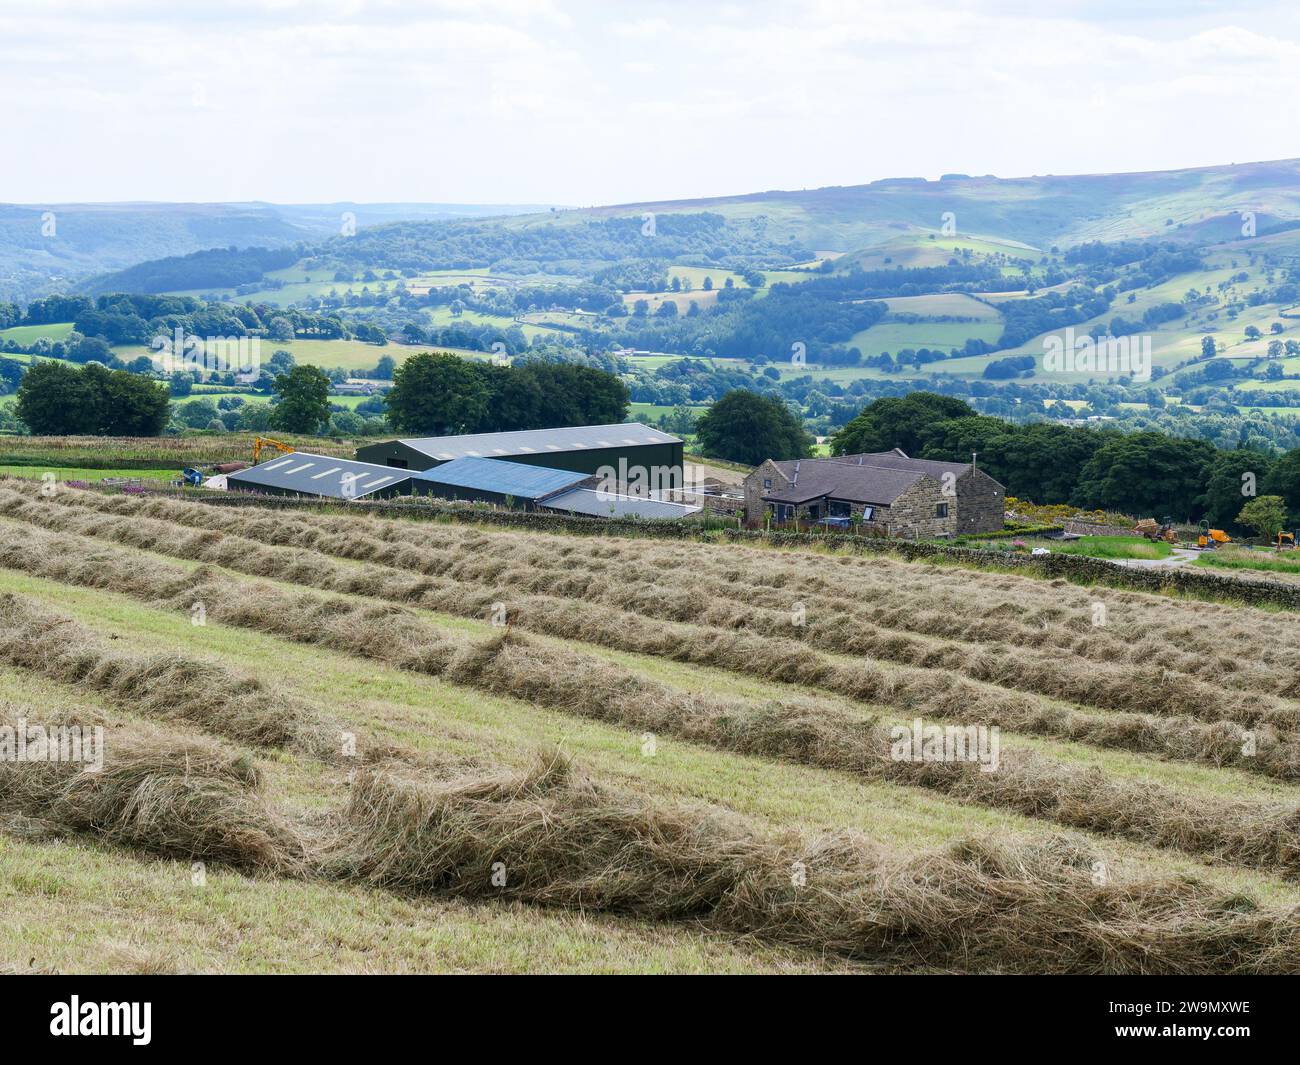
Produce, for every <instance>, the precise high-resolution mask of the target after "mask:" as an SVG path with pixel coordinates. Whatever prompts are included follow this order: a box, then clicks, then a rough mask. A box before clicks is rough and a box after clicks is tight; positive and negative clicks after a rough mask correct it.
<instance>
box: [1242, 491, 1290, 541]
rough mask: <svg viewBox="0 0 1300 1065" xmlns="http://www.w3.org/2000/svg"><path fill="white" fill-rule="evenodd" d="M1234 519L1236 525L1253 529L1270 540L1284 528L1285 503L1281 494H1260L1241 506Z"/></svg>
mask: <svg viewBox="0 0 1300 1065" xmlns="http://www.w3.org/2000/svg"><path fill="white" fill-rule="evenodd" d="M1236 520H1237V524H1238V525H1244V526H1246V527H1247V528H1248V529H1254V530H1255V532H1257V533H1259V535H1260V536H1262V537H1263V538H1264V539H1266V540H1272V539H1274V538H1275V537H1276V536H1277V534H1278V533H1279V532H1281V531H1282V530H1283V529H1284V528H1286V503H1284V502H1283V501H1282V497H1281V496H1260V497H1258V498H1257V499H1252V500H1251V501H1250V502H1249V503H1247V504H1246V505H1245V506H1244V507H1242V508H1241V513H1240V514H1238V515H1237V519H1236Z"/></svg>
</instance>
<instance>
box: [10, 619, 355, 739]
mask: <svg viewBox="0 0 1300 1065" xmlns="http://www.w3.org/2000/svg"><path fill="white" fill-rule="evenodd" d="M0 662H4V663H7V664H9V665H13V666H19V667H21V668H23V669H28V670H32V671H34V672H36V673H39V674H41V675H42V676H44V677H48V678H50V679H51V680H56V681H60V682H62V683H66V684H77V685H84V686H85V687H87V688H89V689H90V690H91V691H95V692H99V693H100V694H102V695H105V696H107V697H109V698H111V699H113V700H114V701H115V702H117V703H118V704H120V705H122V706H123V707H125V708H127V709H129V710H132V711H134V712H137V713H141V714H145V715H148V716H151V717H158V718H163V719H167V720H172V721H186V722H189V723H191V724H194V725H197V726H199V727H201V728H203V729H204V730H205V731H208V732H212V733H215V734H216V735H219V736H225V737H227V738H229V739H233V740H237V741H239V742H241V743H249V744H253V745H256V746H261V747H293V748H295V749H297V750H301V751H302V752H304V753H305V754H309V755H311V756H313V757H317V758H326V759H334V758H336V757H337V751H338V742H337V736H338V735H339V732H340V729H339V727H338V725H337V724H336V723H333V722H331V721H328V720H327V719H326V718H325V717H324V715H322V714H321V713H320V712H319V711H318V710H316V709H315V708H313V707H310V706H309V705H307V704H306V703H305V702H304V701H303V700H302V699H299V698H297V697H294V696H291V695H288V694H287V693H283V692H275V691H272V690H269V689H268V688H267V687H266V686H265V685H263V684H262V683H261V682H260V681H259V680H258V679H257V678H255V677H252V676H247V675H240V674H238V673H232V672H230V671H228V670H226V669H224V668H222V667H221V666H218V665H214V664H212V663H210V662H205V661H203V660H201V659H197V658H190V657H186V656H184V655H181V654H151V655H143V654H134V653H132V652H130V651H127V650H119V649H109V648H108V647H107V646H106V641H104V640H102V639H101V638H100V637H98V636H97V635H96V634H95V633H93V632H92V631H91V630H89V629H88V628H86V627H85V626H84V625H81V624H79V623H77V622H76V621H74V620H72V619H71V618H68V617H66V616H63V615H60V614H57V613H54V612H53V611H49V610H45V609H42V608H40V607H38V606H37V605H36V604H35V602H34V601H33V600H31V599H29V598H27V597H21V596H16V595H13V594H4V595H0Z"/></svg>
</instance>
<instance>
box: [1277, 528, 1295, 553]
mask: <svg viewBox="0 0 1300 1065" xmlns="http://www.w3.org/2000/svg"><path fill="white" fill-rule="evenodd" d="M1284 540H1285V541H1286V542H1287V546H1288V547H1291V548H1294V547H1295V533H1293V532H1289V533H1288V532H1279V533H1278V534H1277V549H1278V550H1279V551H1281V550H1282V542H1283V541H1284Z"/></svg>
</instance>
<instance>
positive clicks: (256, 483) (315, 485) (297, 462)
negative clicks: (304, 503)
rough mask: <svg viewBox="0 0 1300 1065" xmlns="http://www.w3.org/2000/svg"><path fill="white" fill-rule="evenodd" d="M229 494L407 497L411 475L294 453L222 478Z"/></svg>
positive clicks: (325, 456) (361, 497) (356, 463)
mask: <svg viewBox="0 0 1300 1065" xmlns="http://www.w3.org/2000/svg"><path fill="white" fill-rule="evenodd" d="M226 487H227V489H229V490H230V491H244V492H262V493H265V494H267V495H277V496H292V495H304V496H328V497H329V498H331V499H386V498H388V497H389V496H395V495H410V493H411V476H410V474H408V473H402V472H401V471H400V470H394V469H391V468H390V467H388V466H375V465H372V464H371V463H368V462H353V461H352V460H351V459H336V458H331V457H329V456H328V455H313V454H311V453H310V452H307V451H295V452H294V453H293V454H291V455H277V456H276V457H275V458H273V459H271V460H269V461H267V462H263V463H260V464H259V465H257V466H251V467H249V468H248V469H246V470H240V471H238V472H237V473H231V474H227V475H226Z"/></svg>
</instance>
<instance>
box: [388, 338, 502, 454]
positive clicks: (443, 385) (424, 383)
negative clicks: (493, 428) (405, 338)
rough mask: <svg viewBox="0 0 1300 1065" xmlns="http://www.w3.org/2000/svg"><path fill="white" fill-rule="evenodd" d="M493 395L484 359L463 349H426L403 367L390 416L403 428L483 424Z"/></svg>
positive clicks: (466, 429)
mask: <svg viewBox="0 0 1300 1065" xmlns="http://www.w3.org/2000/svg"><path fill="white" fill-rule="evenodd" d="M490 399H491V391H490V389H489V387H488V380H487V372H486V370H485V369H484V368H483V367H482V366H481V365H479V364H476V363H472V362H469V361H467V360H465V359H462V358H461V357H460V356H458V355H449V354H446V353H442V352H439V353H436V354H435V353H430V352H421V353H420V354H419V355H412V356H411V357H410V358H409V359H407V360H406V362H404V363H403V364H402V365H401V366H399V367H398V368H397V372H396V373H395V374H394V375H393V387H392V388H391V389H389V391H388V395H387V396H386V397H385V406H386V409H387V411H388V420H389V421H390V422H392V423H393V427H394V428H396V429H398V430H399V431H401V432H405V433H421V434H424V435H428V436H447V435H451V434H455V433H472V432H475V431H477V430H479V429H480V428H481V427H482V425H483V423H484V420H485V418H486V415H487V412H488V402H489V400H490Z"/></svg>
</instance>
